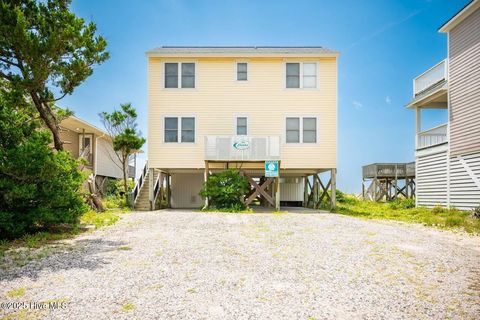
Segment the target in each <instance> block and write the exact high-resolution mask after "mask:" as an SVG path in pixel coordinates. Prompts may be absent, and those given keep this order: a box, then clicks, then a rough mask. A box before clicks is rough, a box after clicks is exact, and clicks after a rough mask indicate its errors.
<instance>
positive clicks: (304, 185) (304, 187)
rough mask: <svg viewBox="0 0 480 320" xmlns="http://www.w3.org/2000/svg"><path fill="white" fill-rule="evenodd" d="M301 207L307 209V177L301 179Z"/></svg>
mask: <svg viewBox="0 0 480 320" xmlns="http://www.w3.org/2000/svg"><path fill="white" fill-rule="evenodd" d="M303 179H304V180H303V206H304V207H305V208H306V207H308V176H305V177H304V178H303Z"/></svg>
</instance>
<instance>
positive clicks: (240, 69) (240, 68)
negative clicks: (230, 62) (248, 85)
mask: <svg viewBox="0 0 480 320" xmlns="http://www.w3.org/2000/svg"><path fill="white" fill-rule="evenodd" d="M247 80H248V63H246V62H237V81H247Z"/></svg>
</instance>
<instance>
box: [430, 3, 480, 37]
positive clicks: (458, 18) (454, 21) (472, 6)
mask: <svg viewBox="0 0 480 320" xmlns="http://www.w3.org/2000/svg"><path fill="white" fill-rule="evenodd" d="M478 8H480V0H473V1H470V2H469V3H468V4H467V5H466V6H465V7H463V8H462V9H460V11H458V12H457V13H456V14H455V15H454V16H453V17H451V18H450V20H448V21H447V22H445V23H444V24H443V25H442V26H441V27H440V28H439V29H438V31H440V32H449V31H450V30H452V29H453V28H455V27H456V26H457V25H458V24H459V23H460V22H462V21H463V20H465V19H466V18H467V17H468V16H469V15H471V14H472V13H473V12H475V11H476V10H477V9H478Z"/></svg>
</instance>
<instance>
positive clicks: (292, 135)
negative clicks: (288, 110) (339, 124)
mask: <svg viewBox="0 0 480 320" xmlns="http://www.w3.org/2000/svg"><path fill="white" fill-rule="evenodd" d="M285 142H286V143H300V142H302V143H316V142H317V118H316V117H287V118H286V119H285Z"/></svg>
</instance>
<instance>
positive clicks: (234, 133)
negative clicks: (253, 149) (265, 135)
mask: <svg viewBox="0 0 480 320" xmlns="http://www.w3.org/2000/svg"><path fill="white" fill-rule="evenodd" d="M237 118H247V134H246V136H248V135H250V116H249V115H248V114H235V115H234V116H233V135H235V136H237ZM242 136H243V135H242Z"/></svg>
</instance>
